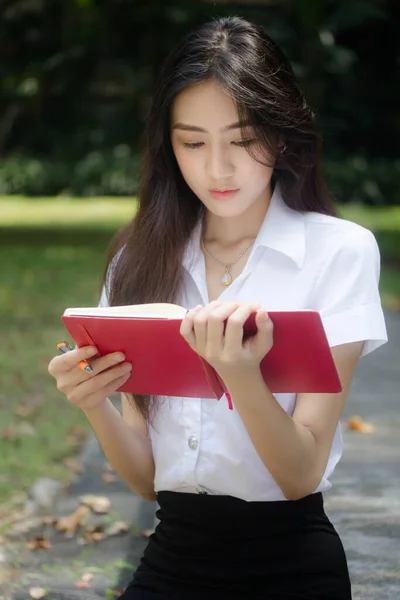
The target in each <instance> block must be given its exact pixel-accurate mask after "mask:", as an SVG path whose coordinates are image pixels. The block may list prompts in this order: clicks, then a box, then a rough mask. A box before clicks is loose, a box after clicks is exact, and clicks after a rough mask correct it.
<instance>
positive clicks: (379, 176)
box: [324, 156, 400, 205]
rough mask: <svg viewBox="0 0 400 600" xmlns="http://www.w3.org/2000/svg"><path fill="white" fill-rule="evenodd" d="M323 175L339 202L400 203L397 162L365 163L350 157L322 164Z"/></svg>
mask: <svg viewBox="0 0 400 600" xmlns="http://www.w3.org/2000/svg"><path fill="white" fill-rule="evenodd" d="M324 166H325V176H326V179H327V182H328V185H329V188H330V189H331V190H332V192H333V194H334V196H335V198H336V199H337V200H338V201H339V202H341V203H362V204H367V205H396V204H400V160H394V161H385V160H373V161H368V160H366V159H365V158H363V157H360V156H351V157H349V158H347V159H344V160H342V161H339V160H336V161H335V160H327V161H325V165H324Z"/></svg>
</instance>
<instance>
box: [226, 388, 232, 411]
mask: <svg viewBox="0 0 400 600" xmlns="http://www.w3.org/2000/svg"><path fill="white" fill-rule="evenodd" d="M225 396H226V399H227V400H228V408H229V410H233V402H232V398H231V395H230V394H228V392H225Z"/></svg>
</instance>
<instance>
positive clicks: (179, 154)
mask: <svg viewBox="0 0 400 600" xmlns="http://www.w3.org/2000/svg"><path fill="white" fill-rule="evenodd" d="M238 121H239V117H238V112H237V108H236V105H235V103H234V102H233V101H232V99H231V98H230V97H229V96H228V95H227V94H225V92H224V91H223V90H222V89H221V88H220V87H219V86H218V85H217V84H216V83H214V82H212V81H207V82H203V83H200V84H197V85H193V86H190V87H188V88H186V89H185V90H184V91H183V92H181V94H180V95H179V96H178V97H177V98H176V99H175V102H174V105H173V107H172V122H171V139H172V146H173V149H174V153H175V156H176V160H177V162H178V165H179V168H180V170H181V172H182V175H183V177H184V179H185V181H186V183H187V184H188V186H189V187H190V188H191V190H192V191H193V192H194V193H195V194H196V196H197V197H198V198H199V199H200V200H201V202H203V204H204V205H205V206H206V208H207V209H208V210H209V211H210V212H211V213H212V214H215V215H217V216H220V217H235V216H239V215H241V214H243V213H245V212H246V211H247V210H248V209H249V208H250V207H251V206H252V205H253V204H255V203H265V204H266V205H267V203H268V201H269V198H270V195H271V188H270V182H271V176H272V172H273V161H272V160H271V157H269V156H268V155H264V157H263V159H264V162H268V164H271V166H264V165H261V164H260V163H259V162H257V161H256V160H254V158H252V157H251V156H250V154H249V153H248V152H247V150H246V147H247V146H249V145H252V144H254V148H256V147H257V146H256V144H255V142H254V132H253V130H252V128H251V127H250V126H249V127H248V128H246V129H245V130H244V131H245V135H244V136H243V135H242V130H241V128H240V127H239V126H238ZM226 190H227V191H226ZM222 191H226V192H225V193H221V192H222ZM218 192H219V193H218Z"/></svg>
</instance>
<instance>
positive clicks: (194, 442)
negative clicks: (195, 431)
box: [188, 435, 199, 450]
mask: <svg viewBox="0 0 400 600" xmlns="http://www.w3.org/2000/svg"><path fill="white" fill-rule="evenodd" d="M198 445H199V442H198V439H197V437H196V436H195V435H191V436H190V438H189V439H188V446H189V448H191V450H197V447H198Z"/></svg>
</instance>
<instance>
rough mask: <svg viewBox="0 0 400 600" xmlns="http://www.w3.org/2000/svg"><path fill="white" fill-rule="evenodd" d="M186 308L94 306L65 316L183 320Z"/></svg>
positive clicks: (167, 305)
mask: <svg viewBox="0 0 400 600" xmlns="http://www.w3.org/2000/svg"><path fill="white" fill-rule="evenodd" d="M185 314H186V308H183V307H182V306H178V305H177V304H168V303H166V302H155V303H153V304H130V305H128V306H94V307H82V308H67V309H66V310H65V311H64V316H86V317H136V318H146V317H147V318H153V319H183V317H184V316H185Z"/></svg>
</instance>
